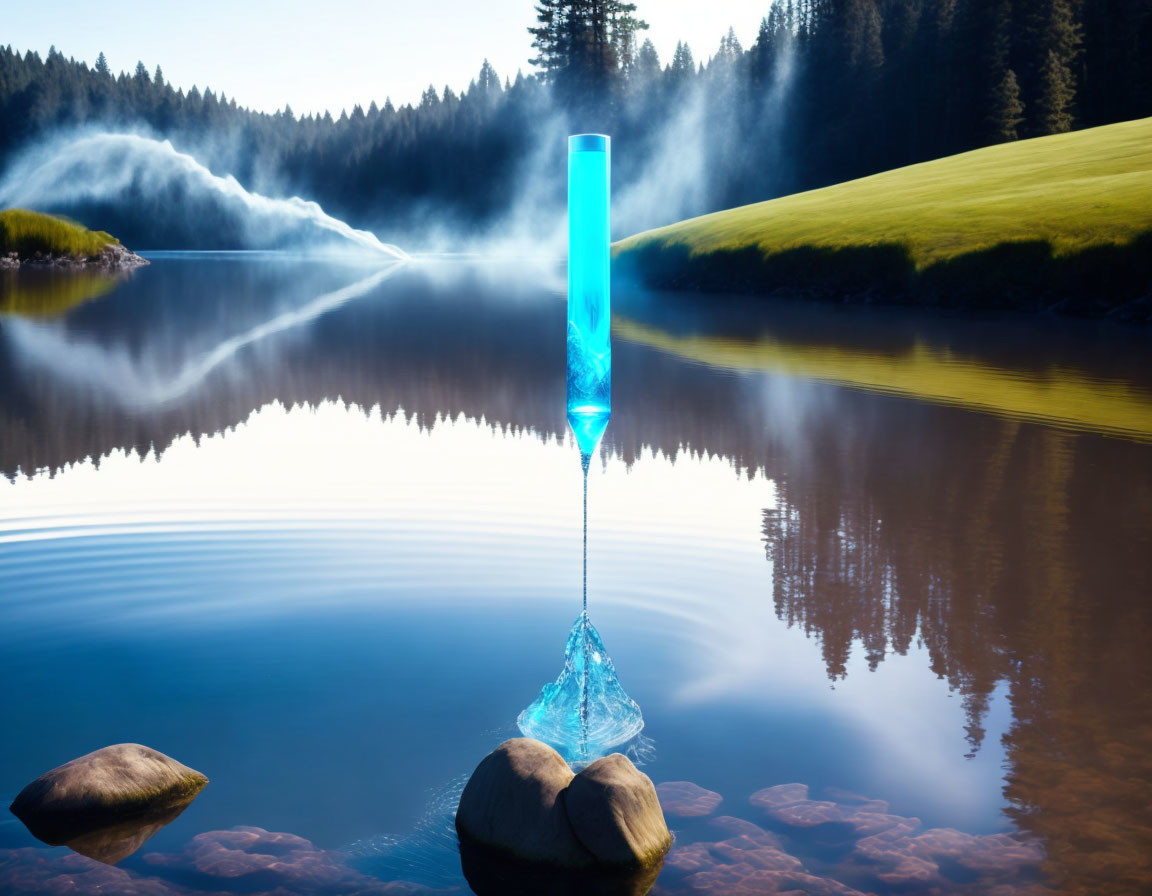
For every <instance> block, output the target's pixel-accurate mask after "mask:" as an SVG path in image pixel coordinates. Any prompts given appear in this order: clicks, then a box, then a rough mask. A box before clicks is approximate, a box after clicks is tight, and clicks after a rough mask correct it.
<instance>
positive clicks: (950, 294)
mask: <svg viewBox="0 0 1152 896" xmlns="http://www.w3.org/2000/svg"><path fill="white" fill-rule="evenodd" d="M613 254H614V256H615V258H616V259H617V268H618V270H619V271H621V272H622V273H623V274H625V275H626V276H628V275H631V276H634V277H637V278H638V279H640V280H641V281H643V282H645V283H647V284H649V285H653V286H662V287H668V288H705V289H720V290H727V291H739V292H748V293H761V294H765V293H769V294H780V295H794V296H796V295H798V296H802V297H807V298H826V299H838V300H842V301H858V302H900V303H910V304H924V305H938V306H951V307H978V308H1011V309H1020V310H1045V309H1047V310H1055V311H1062V312H1067V313H1074V314H1092V315H1101V314H1115V315H1117V316H1121V317H1126V318H1131V319H1143V320H1150V319H1152V118H1146V119H1141V120H1138V121H1129V122H1123V123H1121V124H1113V125H1107V126H1105V127H1099V128H1092V129H1089V130H1083V131H1077V132H1073V133H1067V134H1057V135H1054V136H1050V137H1040V138H1037V139H1033V140H1023V141H1019V142H1014V143H1005V144H1000V145H997V146H989V147H986V148H984V149H978V150H974V151H972V152H967V153H963V154H961V155H956V156H950V157H948V158H943V159H937V160H935V161H931V162H924V163H922V164H919V165H911V166H909V167H907V168H900V169H896V170H893V171H886V172H884V173H882V174H877V175H874V176H872V177H866V178H861V179H860V180H855V181H849V182H847V183H842V184H837V185H835V186H831V187H825V188H823V189H820V190H812V191H809V192H806V193H797V194H795V195H792V196H785V197H783V198H780V199H774V200H770V201H768V202H760V203H756V204H753V205H746V206H743V207H740V208H734V209H729V210H727V211H722V212H716V213H714V214H710V215H704V216H702V217H699V218H692V219H690V220H687V221H681V222H680V223H677V224H672V225H670V226H667V227H662V228H659V229H657V230H650V231H647V232H645V233H640V234H637V235H635V236H632V237H629V238H627V239H625V240H621V241H620V242H618V243H616V244H615V245H614V247H613Z"/></svg>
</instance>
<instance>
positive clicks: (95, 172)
mask: <svg viewBox="0 0 1152 896" xmlns="http://www.w3.org/2000/svg"><path fill="white" fill-rule="evenodd" d="M172 189H178V190H180V191H182V194H183V195H186V196H188V197H190V198H196V199H212V200H215V201H217V202H219V203H220V204H221V205H222V206H224V207H225V208H226V209H227V210H228V211H229V212H231V213H233V214H235V215H236V216H237V217H238V218H239V220H240V222H241V224H242V225H243V227H244V229H245V231H246V233H247V234H248V235H249V237H250V238H251V243H252V245H260V246H266V245H269V244H270V243H275V242H276V241H277V240H287V239H289V238H291V237H293V236H299V235H300V232H301V231H302V230H303V231H305V232H307V231H311V235H312V236H313V237H315V236H316V235H318V234H326V235H327V234H330V235H332V236H335V237H337V238H339V239H340V240H342V241H344V242H345V243H347V244H348V245H350V246H355V247H358V248H360V249H362V250H365V251H368V252H375V253H379V254H382V255H386V256H388V257H389V258H390V259H394V260H407V258H408V255H407V253H405V252H404V251H403V250H402V249H400V248H398V247H397V246H393V245H391V244H389V243H383V242H381V241H380V240H379V239H377V238H376V236H375V235H374V234H371V233H369V232H367V231H365V230H356V229H355V228H353V227H350V226H349V225H348V224H346V223H345V222H343V221H341V220H339V219H338V218H334V217H332V216H331V215H329V214H327V213H326V212H325V211H324V210H323V209H322V208H321V207H320V206H319V205H318V204H317V203H315V202H311V201H309V200H305V199H301V198H299V197H297V196H292V197H290V198H287V199H275V198H271V197H268V196H262V195H260V194H259V193H253V192H251V191H249V190H246V189H245V188H244V187H243V186H241V185H240V183H239V182H238V181H237V180H236V178H234V177H232V176H231V175H225V176H220V175H217V174H213V173H212V172H211V171H210V170H209V169H208V168H206V167H205V166H204V165H202V164H201V163H200V162H198V161H197V160H196V159H195V158H193V157H192V156H191V155H189V154H187V153H183V152H179V151H177V150H176V149H175V148H174V147H173V146H172V144H171V143H169V142H168V141H167V140H153V139H151V138H149V137H143V136H140V135H137V134H108V133H103V134H90V135H86V136H79V137H74V138H63V139H59V140H56V141H53V142H51V143H48V144H46V145H41V146H38V147H36V148H34V149H31V150H28V151H26V152H25V153H23V154H22V155H21V157H20V158H19V159H17V161H16V162H15V163H14V164H13V165H12V166H11V167H10V168H9V170H8V173H7V175H6V176H5V177H4V179H3V181H2V182H0V206H12V207H30V208H44V209H51V208H59V207H61V206H67V205H69V204H75V203H82V202H101V203H112V204H115V203H117V202H128V201H131V199H130V197H131V196H133V195H143V196H149V195H152V196H161V195H163V194H164V192H165V191H170V190H172ZM125 197H129V198H127V199H126V198H125ZM157 248H158V247H157Z"/></svg>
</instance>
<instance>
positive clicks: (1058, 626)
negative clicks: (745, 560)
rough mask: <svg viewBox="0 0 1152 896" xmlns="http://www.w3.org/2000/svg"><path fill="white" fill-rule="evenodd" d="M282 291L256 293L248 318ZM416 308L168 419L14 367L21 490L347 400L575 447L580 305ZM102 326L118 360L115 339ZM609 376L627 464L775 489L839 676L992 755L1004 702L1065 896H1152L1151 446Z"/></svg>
mask: <svg viewBox="0 0 1152 896" xmlns="http://www.w3.org/2000/svg"><path fill="white" fill-rule="evenodd" d="M230 276H231V275H230ZM397 282H398V281H394V282H393V286H395V284H396V283H397ZM273 285H274V284H273ZM189 288H191V287H189ZM323 288H327V286H326V285H322V284H318V285H317V286H316V290H320V289H323ZM269 289H270V287H266V285H265V284H263V283H254V284H253V286H252V289H251V291H250V292H251V296H248V295H247V294H246V296H245V302H258V301H260V297H261V295H263V294H264V293H265V292H267V291H269ZM397 289H399V288H397ZM314 291H315V290H313V292H314ZM461 292H462V293H463V294H467V295H472V293H470V292H467V291H466V290H463V289H462V290H461ZM399 293H400V295H399V297H398V298H397V299H396V300H394V301H388V302H372V301H368V302H365V303H362V304H358V305H357V306H356V307H355V308H348V309H346V310H344V309H342V310H340V311H337V312H334V313H332V314H329V315H326V316H325V317H323V318H320V319H318V320H317V321H316V322H315V323H314V324H313V325H312V326H311V328H310V329H309V331H308V333H307V338H306V339H294V338H285V339H281V340H280V341H279V342H278V343H277V345H276V346H275V347H274V348H275V351H274V352H262V351H259V350H253V351H248V350H246V351H245V352H244V353H243V354H241V355H239V356H237V357H236V358H235V359H234V360H233V361H230V362H229V366H228V368H227V369H221V370H218V371H215V372H214V373H212V375H211V376H210V377H209V378H208V379H207V380H205V382H204V384H203V386H202V387H201V388H199V389H197V390H195V391H193V392H191V393H190V394H189V395H188V396H186V397H184V398H182V399H181V400H180V401H179V402H178V403H176V404H173V405H171V406H163V407H158V408H152V409H144V410H141V409H137V410H135V411H129V410H126V409H124V408H122V407H119V406H117V405H116V404H115V403H114V402H112V401H111V400H109V398H108V397H107V396H102V395H101V394H100V393H99V392H98V391H96V392H90V391H86V390H83V389H78V388H77V387H75V386H68V385H66V384H65V383H63V382H61V381H58V380H56V379H54V378H53V377H52V376H51V374H50V373H49V372H47V371H43V370H38V371H31V372H29V371H25V370H22V369H17V368H16V367H15V366H14V363H15V362H14V359H13V357H12V356H11V354H6V353H5V351H4V350H3V348H2V347H0V469H3V470H4V472H5V473H7V474H9V475H11V474H13V473H14V472H15V471H16V470H17V469H21V470H25V471H29V470H38V469H48V470H58V469H60V468H62V467H63V466H65V465H67V464H70V463H74V462H77V461H80V460H83V459H84V458H87V457H92V458H99V457H101V456H104V455H106V454H108V453H109V452H110V451H112V450H114V449H118V448H120V449H130V450H136V451H138V452H141V453H143V452H144V451H146V450H148V448H149V447H151V446H155V448H156V449H157V450H159V451H162V450H163V449H164V448H165V447H166V446H168V445H169V444H171V442H172V441H173V440H174V439H175V438H177V437H179V436H181V435H183V434H185V433H189V432H191V433H192V434H193V435H195V436H199V435H201V434H211V433H216V432H220V431H222V430H225V429H228V428H231V427H233V426H235V425H237V424H238V423H240V422H242V421H243V420H245V419H246V418H247V417H248V416H249V415H250V414H251V412H252V411H253V410H255V409H257V408H259V407H262V406H263V405H265V404H268V403H270V402H272V401H279V402H281V403H284V404H287V405H294V404H316V403H318V402H321V401H324V400H331V399H342V400H343V401H345V402H348V403H349V404H351V405H355V406H358V407H361V408H370V407H373V406H376V405H379V406H380V407H381V408H382V409H383V411H384V412H385V413H390V412H391V411H392V410H394V409H396V408H403V409H404V411H405V412H406V413H407V414H409V415H415V416H416V417H417V418H418V419H419V420H420V421H421V422H422V424H423V425H434V422H435V420H436V419H437V417H444V416H448V417H456V416H458V415H461V414H463V415H465V416H466V417H469V418H472V419H484V420H486V421H487V422H488V423H489V424H491V425H492V426H494V427H498V428H500V429H507V430H514V431H518V432H520V431H530V432H533V433H535V434H537V435H538V436H540V437H541V438H553V437H559V436H561V435H562V434H563V433H564V432H565V427H566V424H565V420H564V401H563V390H564V369H563V365H564V358H563V351H564V349H563V345H564V341H563V332H564V307H563V303H562V302H559V301H556V302H533V303H523V304H515V303H512V304H508V305H502V306H501V305H494V304H493V303H492V302H491V300H489V299H485V298H484V295H483V291H482V290H477V291H476V293H475V295H476V299H475V301H472V302H467V303H462V302H459V301H454V302H453V303H452V304H450V305H449V304H447V303H441V304H440V305H439V306H437V305H436V302H435V296H434V295H432V296H429V295H428V294H427V293H426V292H420V290H418V289H417V290H409V293H410V294H409V293H405V292H404V290H402V289H399ZM206 294H207V293H206ZM114 298H115V297H113V306H114V307H112V308H111V309H110V310H105V309H103V306H104V305H105V302H107V301H109V300H105V301H104V302H101V303H97V304H96V305H94V304H90V305H87V306H84V308H85V309H89V310H91V311H92V312H93V313H95V312H97V311H99V312H100V314H102V315H104V317H105V319H106V320H107V321H108V322H110V323H111V325H112V326H111V327H110V329H111V331H112V332H123V330H124V326H125V324H126V322H125V321H124V320H123V319H117V314H119V315H120V316H121V317H124V316H125V312H126V311H127V312H131V314H132V315H137V314H138V312H139V309H138V308H136V307H129V308H127V309H123V308H119V306H115V301H114ZM225 299H226V300H227V301H226V302H225ZM193 300H196V301H197V302H198V304H197V305H196V308H197V313H196V315H195V316H194V322H195V324H196V325H197V326H201V327H203V326H204V321H205V319H210V321H211V320H218V321H221V322H223V323H225V324H227V323H228V322H229V321H230V320H231V318H232V317H233V316H234V310H233V309H234V308H235V305H236V301H237V300H236V298H235V296H234V295H231V294H229V295H228V296H225V297H223V298H222V299H221V303H222V306H221V309H220V313H219V315H217V316H216V317H212V316H211V315H207V314H205V311H204V307H203V303H202V302H199V299H198V298H197V297H196V296H188V297H187V302H188V304H190V305H191V303H192V302H193ZM181 301H182V302H183V301H184V300H183V299H182V300H181ZM97 305H98V306H100V307H97ZM225 305H226V306H227V307H224V306H225ZM446 321H449V322H450V325H446ZM69 323H70V324H71V323H72V321H71V318H70V319H69ZM127 323H128V324H130V325H135V326H137V327H138V334H137V336H136V338H134V339H133V340H130V343H131V345H132V350H133V351H141V352H146V351H148V349H149V347H150V346H154V345H157V344H168V342H167V341H166V338H167V337H172V343H173V344H181V343H182V337H183V332H182V330H181V328H182V327H185V326H187V325H188V324H187V321H186V320H185V319H184V318H181V317H179V315H176V316H175V317H172V316H161V317H160V318H159V319H158V320H157V321H156V322H155V325H154V326H153V325H151V324H149V325H145V324H144V323H141V322H140V321H138V320H135V318H133V319H132V320H129V321H128V322H127ZM81 325H85V321H84V320H83V319H81V320H80V321H79V322H78V323H77V324H76V327H77V329H83V327H82V326H81ZM0 326H2V324H0ZM86 330H87V332H89V333H91V335H92V338H93V339H94V340H96V341H97V343H98V344H99V343H101V342H103V344H107V345H110V346H111V345H115V344H116V343H114V342H113V341H112V340H111V339H110V337H109V335H108V334H107V333H104V332H103V331H102V329H101V327H100V325H99V321H91V320H90V321H87V324H86ZM197 332H199V331H197ZM174 334H175V335H174ZM200 335H201V336H204V334H202V333H200ZM177 337H180V338H177ZM203 341H205V342H206V343H208V344H210V343H211V341H212V340H211V339H208V338H206V337H205V338H204V340H203ZM115 350H116V351H120V350H121V349H119V348H118V349H115ZM124 350H127V349H124ZM613 361H614V383H613V403H614V415H613V419H612V423H611V425H610V426H609V428H608V433H607V436H606V445H607V447H608V449H609V450H611V451H613V452H615V453H616V454H617V455H619V456H620V457H622V458H623V459H624V460H625V461H626V462H631V461H633V460H635V459H636V458H637V457H639V456H640V454H641V453H642V452H643V451H644V450H646V449H648V448H651V449H654V450H656V451H659V452H662V453H665V454H669V455H674V454H676V453H677V452H678V451H682V450H683V451H689V452H704V453H709V454H714V455H719V456H722V457H725V458H727V459H728V460H729V461H730V462H731V463H732V465H733V467H734V469H735V470H737V471H746V470H751V469H761V470H763V471H764V472H765V473H766V474H767V475H769V476H770V477H772V478H773V479H774V480H775V481H776V483H777V487H778V503H777V507H776V509H775V510H771V511H768V512H766V513H765V518H764V539H765V545H766V550H767V555H768V558H769V560H770V561H771V562H772V564H773V568H774V588H775V593H774V598H775V603H776V611H777V613H778V615H779V616H780V618H781V619H782V620H785V621H787V622H788V623H790V624H795V625H798V626H802V627H803V628H804V629H805V630H806V631H808V632H810V633H812V634H814V635H816V636H818V637H819V639H820V643H821V649H822V651H823V655H824V660H825V663H826V664H827V668H828V673H829V675H830V676H831V677H833V678H834V679H835V678H839V677H842V676H843V675H845V674H846V671H847V667H848V659H849V655H850V652H851V650H852V648H853V644H854V642H859V643H860V644H861V645H862V647H863V650H864V651H865V656H866V657H867V660H868V663H869V665H870V666H871V667H873V668H875V667H876V666H877V665H878V664H879V663H880V662H882V661H883V658H884V656H885V655H886V654H887V653H888V652H889V651H894V652H897V653H904V652H906V651H907V650H908V649H909V648H910V647H911V645H912V644H913V642H914V641H918V642H922V643H923V644H924V645H925V646H926V648H927V650H928V654H929V656H930V659H931V663H932V669H933V671H935V672H936V673H937V674H938V675H940V676H942V677H944V678H946V679H947V680H948V682H949V684H950V685H951V686H952V687H953V688H954V689H955V690H956V691H957V692H958V693H959V694H960V695H961V696H962V698H963V700H964V703H965V709H966V711H967V716H968V737H969V740H970V742H971V744H972V746H973V748H976V747H978V746H979V744H980V742H981V739H982V738H983V736H984V731H983V727H982V720H983V717H984V714H985V711H986V709H987V706H988V702H989V698H990V695H991V694H992V693H993V692H994V690H995V689H996V688H997V686H999V685H1003V686H1005V687H1006V688H1007V691H1008V694H1009V699H1010V700H1011V704H1012V708H1013V717H1014V721H1013V724H1012V728H1011V730H1010V732H1009V733H1008V735H1007V736H1006V746H1007V749H1008V756H1009V760H1010V763H1011V766H1010V768H1009V769H1008V773H1007V780H1006V788H1005V792H1006V795H1007V797H1008V799H1009V801H1010V804H1011V808H1010V814H1011V815H1012V817H1013V818H1014V819H1015V820H1016V821H1017V822H1018V823H1019V824H1020V825H1021V827H1023V828H1024V829H1026V830H1030V831H1034V832H1036V833H1038V834H1041V835H1043V836H1044V837H1045V838H1046V841H1047V845H1048V856H1049V873H1050V876H1051V878H1052V880H1053V881H1054V882H1057V883H1062V884H1063V885H1064V887H1065V888H1066V889H1067V890H1068V891H1069V892H1075V893H1084V894H1088V893H1109V894H1113V893H1116V894H1120V893H1140V892H1149V891H1152V858H1150V857H1152V818H1150V814H1152V813H1150V812H1149V809H1148V807H1149V806H1150V805H1152V783H1150V782H1152V660H1150V659H1149V649H1148V646H1147V645H1148V644H1149V643H1150V642H1152V606H1149V604H1148V601H1147V598H1148V595H1149V594H1152V572H1150V570H1152V464H1149V463H1148V452H1149V448H1148V446H1142V445H1137V444H1132V443H1128V442H1124V441H1121V440H1117V439H1105V438H1099V437H1095V436H1076V435H1070V434H1064V433H1061V432H1058V431H1056V430H1052V429H1046V428H1043V427H1040V426H1036V425H1033V424H1023V423H1017V422H1013V421H1010V420H1001V419H997V418H993V417H988V416H983V415H979V414H973V413H969V412H964V411H959V410H955V409H949V408H941V407H932V406H928V405H924V404H922V403H917V402H912V401H907V400H902V399H893V398H887V397H882V396H875V395H868V394H865V393H860V392H851V391H847V390H843V389H837V388H833V387H825V386H817V385H811V384H804V383H802V382H800V381H798V380H787V379H783V378H774V377H763V376H752V375H747V376H733V375H730V374H726V373H723V372H718V371H715V370H711V369H708V368H704V367H700V366H697V365H693V364H690V363H686V362H684V361H680V360H677V359H675V358H672V357H669V356H667V355H665V354H662V353H660V352H659V351H656V350H654V349H651V348H644V347H641V346H637V345H632V344H629V343H627V342H626V341H623V340H618V341H617V344H616V346H615V351H614V359H613Z"/></svg>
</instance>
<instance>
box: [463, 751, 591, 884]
mask: <svg viewBox="0 0 1152 896" xmlns="http://www.w3.org/2000/svg"><path fill="white" fill-rule="evenodd" d="M572 777H573V775H572V770H571V769H570V768H568V763H567V762H565V761H564V757H562V756H561V755H560V754H559V753H557V752H556V751H555V750H553V749H552V748H551V747H550V746H548V745H547V744H545V743H541V742H540V741H538V740H532V739H531V738H527V737H515V738H512V739H511V740H506V741H505V742H504V743H502V744H500V746H498V747H497V748H496V749H495V750H493V751H492V752H491V753H489V754H488V755H487V756H485V757H484V759H483V760H482V761H481V763H480V765H478V766H477V767H476V771H474V772H473V773H472V777H471V778H469V779H468V783H467V785H465V787H464V792H463V794H461V796H460V807H459V808H458V809H457V810H456V830H457V831H458V832H459V833H460V835H461V837H462V838H467V839H468V840H471V841H473V842H474V843H477V844H480V845H482V846H486V847H489V848H491V849H495V850H498V851H501V852H505V853H508V854H509V855H512V856H515V857H516V858H519V859H525V860H527V861H530V862H545V863H548V864H555V865H563V866H565V867H569V868H581V867H584V866H586V865H588V864H590V863H591V860H592V856H591V855H590V854H589V852H588V851H587V850H586V849H585V848H584V847H583V846H581V845H580V841H579V840H577V839H576V835H575V834H573V833H572V826H571V825H570V824H569V823H568V815H567V813H566V812H565V811H564V799H563V794H564V791H565V790H566V789H567V787H568V784H569V783H570V782H571V781H572Z"/></svg>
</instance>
